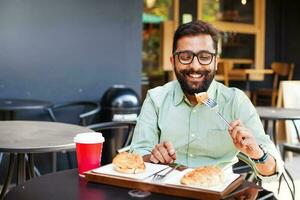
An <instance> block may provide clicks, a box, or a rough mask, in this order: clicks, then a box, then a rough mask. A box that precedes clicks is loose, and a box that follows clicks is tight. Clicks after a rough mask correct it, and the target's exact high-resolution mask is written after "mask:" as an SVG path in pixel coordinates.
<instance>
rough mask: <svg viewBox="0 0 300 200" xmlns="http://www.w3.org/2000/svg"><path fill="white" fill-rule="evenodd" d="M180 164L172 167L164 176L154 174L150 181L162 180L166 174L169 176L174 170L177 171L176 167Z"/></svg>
mask: <svg viewBox="0 0 300 200" xmlns="http://www.w3.org/2000/svg"><path fill="white" fill-rule="evenodd" d="M180 166H181V164H179V163H178V164H176V165H175V167H173V168H172V169H170V170H169V171H167V172H166V173H165V174H159V173H157V174H155V175H154V176H153V177H152V180H153V181H160V180H162V179H164V178H165V177H166V176H167V175H168V174H170V173H171V172H173V171H174V170H175V169H177V168H178V167H180Z"/></svg>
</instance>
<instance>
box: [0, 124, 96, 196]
mask: <svg viewBox="0 0 300 200" xmlns="http://www.w3.org/2000/svg"><path fill="white" fill-rule="evenodd" d="M92 131H93V130H91V129H89V128H86V127H82V126H78V125H73V124H65V123H58V122H42V121H0V138H1V140H0V152H7V153H9V167H8V173H7V176H6V179H5V182H4V185H3V189H2V192H1V196H3V195H4V194H5V192H6V190H7V187H8V184H9V183H10V181H11V178H12V175H13V171H14V166H15V158H16V156H17V159H18V175H17V178H18V179H17V184H20V183H23V182H24V181H25V156H26V155H27V154H28V159H29V176H30V177H34V170H33V166H34V164H33V155H32V154H33V153H47V152H57V151H61V150H74V149H75V144H74V142H73V138H74V136H75V135H76V134H78V133H83V132H92Z"/></svg>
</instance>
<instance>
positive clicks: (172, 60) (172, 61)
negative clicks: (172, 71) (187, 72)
mask: <svg viewBox="0 0 300 200" xmlns="http://www.w3.org/2000/svg"><path fill="white" fill-rule="evenodd" d="M170 62H171V64H172V66H174V62H175V60H174V56H173V55H172V56H170Z"/></svg>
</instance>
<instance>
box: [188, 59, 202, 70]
mask: <svg viewBox="0 0 300 200" xmlns="http://www.w3.org/2000/svg"><path fill="white" fill-rule="evenodd" d="M191 68H193V69H194V70H198V69H201V68H202V69H204V68H205V66H204V65H202V64H200V63H199V61H198V58H197V57H196V56H194V58H193V61H192V63H191Z"/></svg>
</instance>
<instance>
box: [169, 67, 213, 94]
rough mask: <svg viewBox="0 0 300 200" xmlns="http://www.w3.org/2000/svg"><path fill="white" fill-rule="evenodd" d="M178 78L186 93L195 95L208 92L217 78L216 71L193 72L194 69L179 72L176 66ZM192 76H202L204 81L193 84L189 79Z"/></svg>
mask: <svg viewBox="0 0 300 200" xmlns="http://www.w3.org/2000/svg"><path fill="white" fill-rule="evenodd" d="M174 69H175V70H174V71H175V75H176V78H177V80H178V82H179V84H180V86H181V89H182V90H183V92H184V93H187V94H189V95H194V94H195V93H200V92H206V91H207V90H208V88H209V86H210V84H211V82H212V80H213V79H214V77H215V74H216V70H215V68H214V69H212V70H197V71H195V70H193V69H192V68H187V69H182V70H177V69H176V66H174ZM190 74H198V75H202V76H203V79H202V81H197V82H191V81H189V80H188V79H187V76H189V75H190Z"/></svg>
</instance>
